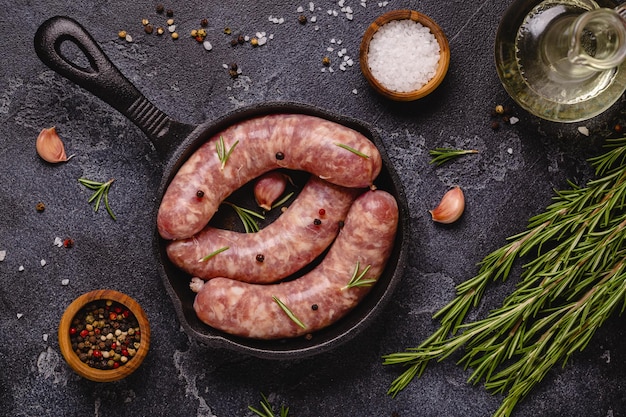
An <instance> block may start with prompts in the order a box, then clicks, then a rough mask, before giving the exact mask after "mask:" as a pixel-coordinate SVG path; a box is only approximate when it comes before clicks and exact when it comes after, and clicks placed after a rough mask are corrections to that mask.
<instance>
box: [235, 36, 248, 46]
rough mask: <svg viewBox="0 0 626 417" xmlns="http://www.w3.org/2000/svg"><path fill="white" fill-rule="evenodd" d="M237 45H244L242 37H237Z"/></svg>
mask: <svg viewBox="0 0 626 417" xmlns="http://www.w3.org/2000/svg"><path fill="white" fill-rule="evenodd" d="M237 43H238V44H239V45H243V44H244V43H246V38H245V37H244V36H243V35H239V36H237Z"/></svg>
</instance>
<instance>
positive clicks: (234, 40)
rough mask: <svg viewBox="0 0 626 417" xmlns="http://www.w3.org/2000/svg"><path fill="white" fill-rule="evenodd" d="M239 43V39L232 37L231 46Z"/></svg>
mask: <svg viewBox="0 0 626 417" xmlns="http://www.w3.org/2000/svg"><path fill="white" fill-rule="evenodd" d="M237 45H239V42H238V41H237V39H231V41H230V46H237Z"/></svg>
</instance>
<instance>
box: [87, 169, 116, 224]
mask: <svg viewBox="0 0 626 417" xmlns="http://www.w3.org/2000/svg"><path fill="white" fill-rule="evenodd" d="M113 181H114V179H110V180H108V181H107V182H98V181H92V180H88V179H87V178H79V179H78V182H79V183H81V184H82V185H84V186H85V187H87V188H89V189H90V190H94V191H95V192H94V193H93V194H92V195H91V197H89V200H88V202H89V203H90V204H91V203H92V202H94V201H95V205H94V207H93V210H94V211H98V209H99V208H100V202H101V201H102V200H104V207H105V208H106V210H107V212H108V213H109V216H111V218H112V219H113V220H117V218H116V217H115V214H113V210H112V209H111V206H110V205H109V189H110V188H111V184H113Z"/></svg>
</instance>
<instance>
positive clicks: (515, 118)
mask: <svg viewBox="0 0 626 417" xmlns="http://www.w3.org/2000/svg"><path fill="white" fill-rule="evenodd" d="M517 122H519V119H518V118H517V117H515V116H511V117H510V118H509V123H511V124H512V125H514V124H515V123H517Z"/></svg>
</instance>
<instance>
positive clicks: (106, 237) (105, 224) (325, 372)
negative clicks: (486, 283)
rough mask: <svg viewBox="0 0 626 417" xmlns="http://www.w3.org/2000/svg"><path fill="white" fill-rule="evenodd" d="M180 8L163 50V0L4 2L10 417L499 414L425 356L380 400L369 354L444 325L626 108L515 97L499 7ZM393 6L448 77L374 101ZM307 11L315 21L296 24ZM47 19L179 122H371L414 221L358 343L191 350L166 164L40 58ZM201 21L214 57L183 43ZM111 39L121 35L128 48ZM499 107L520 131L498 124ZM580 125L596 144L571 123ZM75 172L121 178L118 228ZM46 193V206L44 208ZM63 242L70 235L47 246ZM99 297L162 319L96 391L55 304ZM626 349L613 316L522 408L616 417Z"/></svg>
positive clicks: (450, 364)
mask: <svg viewBox="0 0 626 417" xmlns="http://www.w3.org/2000/svg"><path fill="white" fill-rule="evenodd" d="M176 3H177V4H175V5H169V4H165V3H164V5H165V7H166V8H172V9H173V10H174V19H175V20H176V24H177V26H178V27H177V30H178V32H179V33H180V35H181V36H180V38H179V39H178V40H176V41H174V40H172V39H170V38H169V36H168V34H167V33H166V34H165V35H163V36H162V37H158V36H157V35H155V34H151V35H149V34H146V33H144V31H143V27H142V19H144V18H145V19H149V20H150V21H152V22H153V23H154V24H155V25H164V21H165V19H166V18H165V17H164V16H163V15H159V14H157V13H156V12H155V3H153V2H146V1H117V0H112V1H107V2H102V1H95V0H83V1H80V2H69V1H59V0H52V1H48V2H30V1H24V0H20V1H7V0H2V1H0V16H1V17H2V19H1V21H2V28H1V29H0V31H1V32H2V36H0V51H2V63H1V64H0V122H1V123H0V144H1V146H0V250H2V251H6V257H5V259H4V260H3V261H2V262H0V339H1V344H0V369H1V371H0V415H3V416H37V417H41V416H87V415H93V416H106V417H114V416H129V415H133V416H157V415H158V416H175V415H184V416H191V415H195V416H203V417H208V416H219V417H226V416H228V417H230V416H251V415H252V414H251V412H250V411H248V409H247V407H248V405H258V402H259V400H260V398H261V397H260V393H264V394H265V395H267V396H269V399H270V401H271V402H272V403H273V404H276V405H278V404H286V405H288V406H289V407H290V414H289V415H294V416H298V417H305V416H311V417H312V416H401V417H413V416H464V417H472V416H476V417H478V416H481V417H482V416H490V415H491V414H492V413H493V412H494V411H495V410H496V409H497V408H498V405H499V403H500V401H501V399H502V397H501V396H499V395H492V394H490V393H489V392H487V391H486V390H485V389H484V388H483V387H482V386H481V385H477V386H473V385H469V384H467V383H466V380H467V378H468V376H469V375H470V371H469V370H463V369H462V368H461V367H459V366H457V365H456V364H455V363H454V360H446V361H444V362H441V363H436V364H432V365H431V366H429V369H428V371H427V372H426V374H425V375H424V376H423V377H422V378H421V379H419V380H415V381H414V382H413V383H411V384H410V385H409V387H408V388H407V389H406V390H405V391H404V392H402V393H401V394H400V395H398V396H397V397H396V398H391V397H390V396H388V395H387V394H386V390H387V388H388V386H389V384H390V382H391V381H392V380H393V379H394V378H395V377H396V376H397V375H398V374H399V372H400V369H399V368H395V367H385V366H383V365H382V361H381V356H382V355H384V354H386V353H391V352H396V351H400V350H403V349H405V348H407V347H411V346H417V344H419V342H420V341H421V340H423V339H424V338H425V337H427V336H428V335H429V334H430V332H432V331H433V330H434V329H435V328H436V326H437V323H436V322H435V321H433V320H432V319H431V316H432V315H433V314H434V313H435V312H436V311H437V310H438V309H439V308H441V307H442V306H443V305H445V303H446V302H447V301H449V300H450V299H451V298H452V297H453V294H454V286H455V285H456V284H458V283H460V282H462V281H464V280H466V279H469V278H471V277H473V276H474V275H475V274H476V272H477V266H476V265H477V263H478V262H479V261H480V260H481V259H482V258H483V257H484V256H486V255H487V254H488V253H490V252H491V251H492V250H495V249H497V248H499V247H500V246H502V245H503V244H504V243H505V242H506V238H507V237H508V236H512V235H514V234H516V233H518V232H521V231H523V230H524V229H525V227H526V225H527V220H528V218H529V217H531V216H533V215H535V214H538V213H540V212H542V211H543V209H544V208H545V207H546V206H547V205H548V204H549V203H550V201H551V197H552V196H553V189H555V188H556V189H560V188H566V187H567V186H568V185H567V180H568V179H570V180H572V181H574V182H576V183H578V184H581V185H582V184H584V182H585V181H586V180H588V179H589V178H591V177H592V175H593V172H592V170H591V168H590V166H589V164H588V163H587V162H586V160H587V159H588V158H589V157H592V156H594V155H597V154H599V153H600V152H601V149H602V144H603V141H604V138H605V137H606V133H607V132H609V131H610V130H611V129H612V127H613V125H614V124H615V123H617V122H623V118H624V113H623V111H622V110H621V109H622V108H623V105H624V103H623V101H620V102H619V103H618V104H616V105H615V106H614V107H613V108H612V109H610V110H609V111H608V112H606V113H605V114H603V115H601V116H599V117H597V118H595V119H593V120H589V121H586V122H584V123H575V124H562V125H559V124H555V123H549V122H546V121H542V120H540V119H538V118H536V117H533V116H531V115H530V114H528V113H527V112H525V111H524V110H522V109H520V108H519V107H518V106H516V105H515V104H514V102H513V101H512V100H511V99H510V98H509V97H508V95H507V94H506V92H505V91H504V89H503V88H502V86H501V84H500V82H499V80H498V77H497V75H496V71H495V67H494V58H493V50H494V37H495V32H496V29H497V26H498V23H499V20H500V17H501V16H502V14H503V12H504V11H505V9H506V8H507V7H508V6H509V4H510V3H511V2H510V1H506V2H499V1H495V0H486V1H480V2H476V1H448V2H442V1H433V0H425V1H421V2H408V1H397V0H392V1H389V2H387V1H385V2H384V3H383V2H377V1H374V0H368V1H367V2H365V1H364V2H363V3H364V4H365V6H366V7H364V6H363V5H362V4H361V2H360V1H357V0H345V2H344V7H345V6H350V7H351V8H352V9H353V18H352V19H349V18H348V17H347V16H346V13H345V12H342V11H341V6H340V4H338V3H337V2H321V1H314V2H313V3H314V6H315V10H314V11H313V12H310V11H309V2H308V1H305V0H303V1H300V2H298V1H292V2H288V1H284V0H279V1H264V2H245V1H241V2H233V1H225V2H201V1H188V2H176ZM299 6H302V7H303V9H304V12H302V13H300V12H298V7H299ZM400 8H414V9H417V10H419V11H420V12H423V13H425V14H427V15H429V16H431V17H432V18H433V19H434V20H435V21H437V22H438V23H439V24H440V25H441V27H442V28H443V30H444V31H445V33H446V34H447V36H448V39H449V41H450V48H451V52H452V58H451V63H450V70H449V72H448V74H447V77H446V79H445V80H444V82H443V84H442V85H441V86H440V87H439V88H438V89H437V90H436V91H435V92H434V93H433V94H432V95H431V96H429V97H427V98H425V99H422V100H420V101H417V102H412V103H394V102H390V101H388V100H386V99H384V98H382V97H380V96H378V95H377V94H375V93H374V92H373V90H371V89H370V88H369V86H368V84H367V83H366V81H365V79H364V78H363V76H362V74H361V72H360V70H359V67H358V48H359V43H360V38H361V35H362V34H363V32H364V30H365V28H366V27H367V25H368V24H369V23H370V22H371V21H372V20H374V19H375V18H376V17H377V16H379V15H380V14H382V13H384V12H386V11H388V10H392V9H400ZM328 10H330V11H331V13H330V14H329V13H328ZM333 10H334V11H336V14H337V15H336V16H335V15H334V14H333V13H332V11H333ZM300 14H304V15H306V16H307V17H308V20H309V21H308V22H307V23H306V24H301V23H299V22H298V16H299V15H300ZM55 15H67V16H70V17H73V18H75V19H77V20H78V21H79V22H81V23H82V24H83V25H84V26H85V27H86V28H87V29H88V30H89V31H90V32H91V33H92V35H93V36H94V38H95V39H96V40H97V41H98V42H99V44H100V45H101V47H102V48H103V49H104V51H105V52H106V54H107V55H108V56H109V57H110V58H111V60H112V61H113V62H114V63H115V64H116V65H117V66H118V67H119V68H120V69H121V71H122V73H123V74H124V75H125V76H126V77H128V78H129V79H130V80H131V81H132V82H133V83H134V84H135V85H136V86H137V87H138V89H139V90H140V91H142V92H143V93H144V94H145V96H146V97H148V98H149V99H150V100H151V101H152V102H153V103H155V105H157V107H159V108H160V109H162V110H163V111H164V112H166V113H167V114H168V115H171V116H172V117H173V118H175V119H177V120H180V121H183V122H186V123H189V124H198V123H201V122H203V121H206V120H212V119H215V118H217V117H219V116H221V115H224V114H226V113H228V112H230V111H232V110H234V109H237V108H240V107H242V106H253V105H255V104H258V103H263V102H267V101H297V102H301V103H306V104H312V105H315V106H318V107H321V108H324V109H326V110H328V111H331V112H334V113H338V114H343V115H346V116H349V117H353V118H356V119H360V120H363V121H366V122H368V123H370V124H371V125H372V126H374V128H375V130H376V131H377V132H378V133H379V134H380V136H381V137H382V139H383V141H384V144H385V147H386V150H387V152H388V154H389V156H390V158H391V160H392V162H393V164H394V166H395V168H396V169H397V171H398V173H399V174H400V176H401V178H402V182H403V184H404V187H405V188H406V193H407V196H408V199H409V208H410V213H411V216H410V223H411V227H412V239H411V245H410V254H409V265H408V267H407V269H406V273H405V275H404V278H403V280H402V282H401V283H400V285H399V287H398V289H397V291H396V293H395V296H394V298H393V299H392V301H391V302H390V304H389V305H388V306H387V307H386V309H385V310H384V312H383V313H382V314H381V315H380V316H379V317H378V318H377V319H376V320H375V321H374V322H373V323H371V325H370V326H369V327H367V329H365V330H364V331H363V332H362V333H360V334H359V335H358V336H357V337H356V338H354V339H353V340H351V341H349V342H348V343H346V344H344V345H342V346H340V347H338V348H336V349H333V350H332V351H330V352H326V353H323V354H321V355H319V356H315V357H311V358H304V359H298V360H290V361H272V360H266V359H257V358H254V357H249V356H246V355H242V354H239V353H233V352H230V351H226V350H220V349H212V348H208V347H205V346H202V345H200V344H198V343H197V342H195V341H193V340H191V339H190V338H189V337H188V336H187V335H186V334H185V332H184V331H183V330H182V329H181V326H180V323H179V321H178V319H177V317H176V315H175V311H174V308H173V305H172V303H171V301H170V299H169V297H168V295H167V293H166V291H165V287H164V285H163V284H162V282H161V280H160V278H159V275H158V272H157V265H158V262H159V261H158V259H157V256H156V254H155V253H154V251H153V246H152V239H153V233H154V224H153V221H154V218H153V213H154V208H155V206H156V205H157V204H158V201H157V198H158V196H157V195H156V190H157V187H158V184H159V182H160V180H161V174H162V164H161V161H159V159H158V157H157V156H156V154H155V152H154V150H153V148H152V146H151V144H150V142H149V141H148V140H147V139H146V136H145V135H144V134H143V133H142V132H141V131H140V130H139V129H138V128H137V127H136V126H135V125H133V124H132V123H131V122H130V121H129V120H127V119H126V118H125V117H124V116H122V115H121V114H119V113H118V112H117V111H115V110H114V109H113V108H111V107H110V106H108V105H107V104H104V103H103V102H102V101H100V100H99V99H97V98H95V97H94V96H92V95H91V94H90V93H88V92H86V91H85V90H83V89H81V88H80V87H78V86H76V85H74V84H72V83H71V82H69V81H67V80H66V79H64V78H62V77H61V76H59V75H58V74H56V73H55V72H53V71H51V70H50V69H48V68H47V67H46V66H45V65H44V64H42V63H41V61H40V60H39V59H38V58H37V56H36V55H35V52H34V49H33V36H34V33H35V31H36V30H37V28H38V27H39V25H40V24H41V23H42V22H43V21H45V20H46V19H47V18H49V17H52V16H55ZM312 16H316V19H315V20H316V21H315V22H312V21H311V20H313V19H311V17H312ZM205 17H206V18H207V19H208V27H207V32H208V37H207V39H209V40H210V41H211V43H212V45H213V49H212V50H211V51H207V50H205V49H203V47H202V45H201V44H199V43H197V42H196V41H195V40H193V39H191V38H190V37H189V33H190V30H191V29H193V28H197V27H199V22H200V20H201V19H202V18H205ZM274 18H276V19H274ZM281 18H282V19H284V22H283V23H279V22H280V21H281V20H279V19H281ZM225 27H230V28H232V30H233V33H235V32H236V33H242V34H244V35H251V36H254V35H255V34H256V33H257V32H265V34H266V36H267V37H268V41H267V44H265V45H262V46H260V47H257V48H253V47H251V46H250V45H249V44H246V45H242V46H238V47H231V45H230V39H231V37H230V36H227V35H225V34H224V28H225ZM120 30H126V31H127V32H128V33H129V34H130V35H131V36H132V37H133V41H132V42H126V41H124V40H121V39H119V38H118V31H120ZM330 47H332V48H334V50H333V51H329V50H328V48H330ZM343 48H345V50H346V52H345V54H347V55H348V56H350V57H351V58H353V60H354V65H353V66H347V67H346V69H345V71H343V70H341V69H339V67H338V64H337V61H338V60H339V58H337V52H338V51H341V49H343ZM327 55H328V56H330V57H331V58H333V59H335V63H334V64H333V68H334V72H332V73H331V72H329V71H328V70H326V71H322V69H323V68H324V67H323V65H322V58H323V57H324V56H327ZM233 62H234V63H237V64H238V66H239V68H241V72H242V73H241V75H240V76H239V77H238V78H236V79H233V78H231V77H230V76H229V74H228V70H227V69H225V68H224V67H223V65H224V64H230V63H233ZM497 104H502V105H504V106H506V107H508V108H510V114H511V115H513V116H515V117H517V118H519V122H518V123H516V124H514V125H510V124H503V125H501V126H500V128H499V129H497V130H494V129H492V126H491V125H492V121H493V118H492V116H491V113H492V110H493V109H494V107H495V106H496V105H497ZM583 125H584V126H586V127H587V128H588V129H589V132H590V135H589V136H588V137H587V136H584V135H582V134H581V133H580V132H579V131H578V127H580V126H583ZM50 126H56V128H57V130H58V132H59V134H60V136H61V137H62V138H63V140H64V142H65V145H66V149H67V151H68V153H69V154H75V156H74V157H73V159H71V160H70V161H69V162H68V163H66V164H62V165H55V166H53V165H50V164H46V163H44V162H43V161H42V160H41V159H40V158H38V156H37V154H36V153H35V138H36V137H37V135H38V133H39V131H40V130H41V129H42V128H44V127H50ZM440 146H452V147H459V148H477V149H479V150H480V153H479V154H477V155H473V156H468V157H465V158H463V159H460V160H458V161H456V162H454V163H452V164H448V165H444V166H442V167H435V166H433V165H430V164H429V161H430V156H429V154H428V151H429V150H430V149H433V148H435V147H440ZM80 177H88V178H91V179H97V180H101V181H102V180H108V179H110V178H115V182H114V185H113V187H112V188H111V191H110V201H111V206H112V208H113V210H114V212H115V214H116V215H117V221H113V220H112V219H111V218H109V216H108V215H107V214H106V212H105V211H104V210H103V209H101V210H99V211H98V212H94V210H93V207H92V206H90V205H89V204H88V203H87V199H88V198H89V195H90V193H89V191H88V190H87V189H85V188H84V187H82V186H80V184H79V183H78V182H77V179H78V178H80ZM455 184H458V185H460V186H461V187H463V189H464V190H465V193H466V198H467V209H466V212H465V214H464V216H463V217H462V219H461V220H460V221H459V222H457V223H455V224H454V225H452V226H449V227H441V226H439V225H436V224H434V223H433V222H432V221H431V220H430V218H429V214H428V211H427V210H428V209H431V208H433V207H434V206H435V205H436V204H437V202H438V201H439V199H440V197H441V195H443V193H444V192H445V191H446V190H447V189H448V188H449V187H450V186H451V185H455ZM38 202H43V203H44V204H45V207H46V209H45V211H44V212H37V210H36V209H35V206H36V204H37V203H38ZM56 237H60V238H62V239H65V238H67V237H70V238H72V239H73V240H74V242H75V244H74V246H73V247H72V248H64V247H57V246H56V245H55V244H54V241H55V238H56ZM42 260H43V261H45V266H43V267H42V265H41V261H42ZM20 267H23V268H20ZM22 269H23V270H22ZM66 279H67V280H69V281H66V282H65V284H66V285H64V280H66ZM516 280H517V278H511V279H510V280H509V281H508V282H507V283H505V284H498V285H493V286H492V287H490V289H489V291H488V293H487V296H486V297H485V300H484V302H483V303H481V305H480V306H479V308H478V309H477V310H476V311H475V313H472V317H479V316H484V315H485V314H486V312H488V311H489V310H490V309H491V308H494V307H496V306H498V305H499V302H501V300H502V299H503V297H504V296H505V295H506V294H507V293H509V292H510V291H511V289H512V288H513V285H514V284H515V281H516ZM103 287H107V288H113V289H116V290H119V291H122V292H124V293H127V294H129V295H131V296H132V297H134V298H135V299H136V300H137V301H139V303H140V304H141V305H142V306H143V308H144V309H145V310H146V312H147V314H148V316H149V319H150V322H151V326H152V345H151V349H150V352H149V355H148V357H147V359H146V361H145V362H144V363H143V365H142V366H141V367H140V368H139V369H138V370H137V371H136V372H135V373H134V374H133V375H131V376H130V377H128V378H126V379H125V380H122V381H120V382H116V383H108V384H99V383H94V382H90V381H88V380H85V379H82V378H80V377H79V376H77V375H76V374H75V373H74V372H73V371H71V370H70V368H69V367H68V366H67V365H66V363H65V362H64V360H63V358H62V356H61V354H60V352H59V347H58V342H57V336H56V332H57V325H58V322H59V319H60V317H61V315H62V313H63V311H64V309H65V308H66V307H67V305H68V304H69V303H70V302H71V301H72V300H73V299H74V298H76V297H77V296H79V295H80V294H83V293H85V292H87V291H90V290H92V289H97V288H103ZM625 352H626V337H624V325H623V323H622V322H621V319H620V318H619V317H614V318H612V319H610V320H609V321H608V322H607V324H606V325H605V326H604V327H603V328H602V329H601V330H600V331H599V332H598V333H597V334H596V335H595V337H594V338H593V339H592V340H591V342H590V343H589V345H588V346H587V348H586V350H585V351H583V352H581V353H576V354H575V355H574V356H573V357H572V359H571V360H570V362H568V364H567V365H566V366H565V367H564V368H560V367H558V368H556V369H553V370H552V371H551V372H550V373H549V374H548V375H547V377H546V378H545V380H544V381H543V382H542V383H540V384H539V385H538V386H537V387H535V389H534V390H533V391H532V392H531V394H530V395H529V396H528V397H527V398H526V399H525V400H524V401H523V402H522V403H521V404H519V406H518V407H517V409H516V411H515V413H514V415H515V416H519V417H523V416H543V417H550V416H585V417H617V416H625V415H626V399H625V398H626V395H624V392H625V389H626V354H625Z"/></svg>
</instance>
